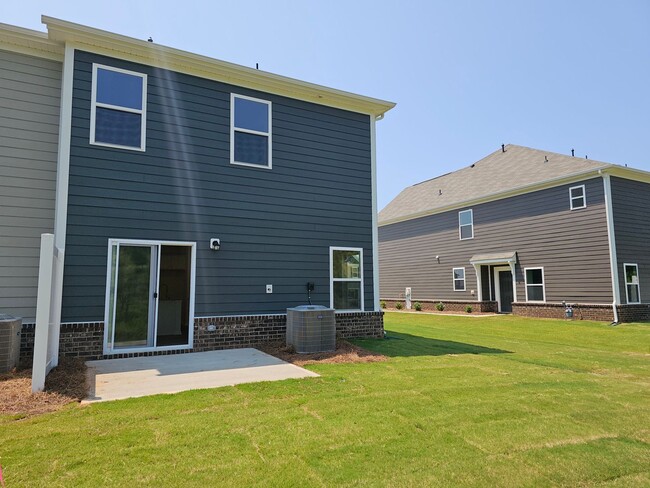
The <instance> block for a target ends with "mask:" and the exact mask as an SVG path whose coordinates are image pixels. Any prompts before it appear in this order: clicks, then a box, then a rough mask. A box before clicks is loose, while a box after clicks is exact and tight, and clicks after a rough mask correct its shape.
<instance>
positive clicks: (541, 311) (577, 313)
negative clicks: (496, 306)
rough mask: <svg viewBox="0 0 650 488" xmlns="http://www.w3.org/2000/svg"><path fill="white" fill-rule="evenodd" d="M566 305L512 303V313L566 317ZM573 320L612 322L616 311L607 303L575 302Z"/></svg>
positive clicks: (555, 317)
mask: <svg viewBox="0 0 650 488" xmlns="http://www.w3.org/2000/svg"><path fill="white" fill-rule="evenodd" d="M564 312H565V306H564V305H562V304H561V303H525V302H515V303H513V304H512V313H513V314H514V315H521V316H523V317H539V318H545V319H564V318H565V316H564ZM573 320H596V321H600V322H611V321H613V320H614V311H613V309H612V306H611V305H605V304H602V305H601V304H596V305H593V304H574V305H573Z"/></svg>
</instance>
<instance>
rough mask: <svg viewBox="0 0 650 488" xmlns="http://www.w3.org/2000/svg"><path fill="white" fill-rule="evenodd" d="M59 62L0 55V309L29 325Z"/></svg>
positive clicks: (47, 197) (50, 205)
mask: <svg viewBox="0 0 650 488" xmlns="http://www.w3.org/2000/svg"><path fill="white" fill-rule="evenodd" d="M61 69H62V66H61V63H58V62H56V61H50V60H45V59H40V58H35V57H32V56H26V55H24V54H17V53H11V52H7V51H0V311H1V312H5V313H9V314H12V315H16V316H19V317H23V319H24V321H25V322H33V321H34V317H35V315H36V292H37V287H38V261H39V250H40V235H41V234H42V233H44V232H53V230H54V196H55V187H56V161H57V147H58V133H59V132H58V127H59V106H60V92H61Z"/></svg>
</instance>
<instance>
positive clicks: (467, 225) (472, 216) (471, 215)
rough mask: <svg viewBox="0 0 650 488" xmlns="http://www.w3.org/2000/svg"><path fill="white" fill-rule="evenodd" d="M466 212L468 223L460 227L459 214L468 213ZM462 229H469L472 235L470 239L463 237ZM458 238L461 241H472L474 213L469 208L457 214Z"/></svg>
mask: <svg viewBox="0 0 650 488" xmlns="http://www.w3.org/2000/svg"><path fill="white" fill-rule="evenodd" d="M468 212H469V215H470V217H471V221H470V223H469V224H464V225H461V223H460V216H461V214H465V213H468ZM463 227H469V228H470V229H471V230H472V235H471V236H470V237H463V233H462V228H463ZM458 238H459V239H460V240H461V241H468V240H470V239H474V211H473V210H472V209H471V208H470V209H468V210H461V211H460V212H458Z"/></svg>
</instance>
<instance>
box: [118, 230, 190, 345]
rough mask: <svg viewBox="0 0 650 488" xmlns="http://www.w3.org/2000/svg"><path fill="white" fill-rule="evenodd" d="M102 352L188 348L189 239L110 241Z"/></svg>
mask: <svg viewBox="0 0 650 488" xmlns="http://www.w3.org/2000/svg"><path fill="white" fill-rule="evenodd" d="M108 264H109V265H108V270H109V271H108V277H107V294H106V295H107V296H106V314H105V315H106V333H105V346H106V347H105V350H106V352H107V353H109V354H110V353H114V352H122V351H128V352H132V351H134V350H151V349H155V348H170V347H171V348H173V347H179V346H189V345H190V344H191V343H190V340H191V336H192V328H191V326H190V325H191V324H192V316H193V313H194V310H193V308H194V307H193V305H194V301H193V279H192V278H193V270H194V244H193V243H182V244H179V243H152V242H146V241H118V240H111V242H110V243H109V263H108Z"/></svg>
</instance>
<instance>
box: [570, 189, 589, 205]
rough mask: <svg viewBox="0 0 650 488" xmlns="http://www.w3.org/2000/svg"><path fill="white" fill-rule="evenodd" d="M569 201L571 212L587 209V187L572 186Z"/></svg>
mask: <svg viewBox="0 0 650 488" xmlns="http://www.w3.org/2000/svg"><path fill="white" fill-rule="evenodd" d="M569 200H570V201H571V210H576V209H578V208H585V207H586V206H587V196H586V194H585V185H580V186H572V187H571V188H569Z"/></svg>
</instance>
